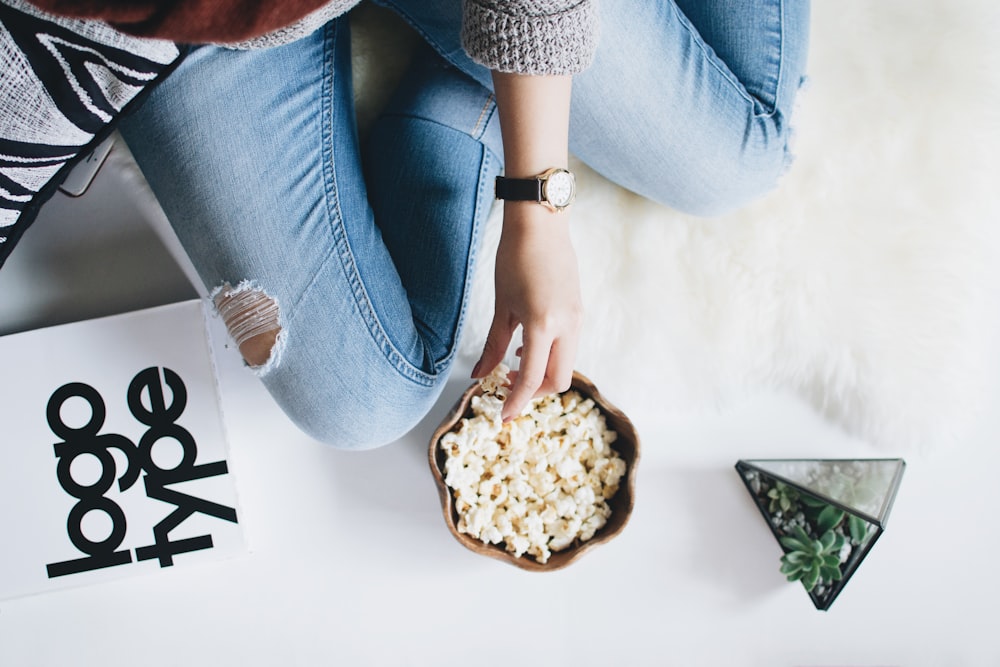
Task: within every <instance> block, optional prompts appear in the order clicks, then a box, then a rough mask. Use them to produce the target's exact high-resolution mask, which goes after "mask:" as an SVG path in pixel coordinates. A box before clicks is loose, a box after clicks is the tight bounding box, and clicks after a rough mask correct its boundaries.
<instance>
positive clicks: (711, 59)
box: [670, 0, 784, 119]
mask: <svg viewBox="0 0 1000 667" xmlns="http://www.w3.org/2000/svg"><path fill="white" fill-rule="evenodd" d="M778 3H779V7H780V11H781V12H782V16H781V20H780V21H779V25H780V26H781V28H782V30H783V27H784V26H783V25H782V24H783V21H784V2H782V0H778ZM670 8H671V10H672V11H673V12H674V15H675V16H676V17H677V19H678V20H679V21H680V23H681V25H682V26H683V27H684V29H685V30H686V31H687V32H688V33H689V34H690V35H691V38H692V39H693V40H694V42H695V44H696V45H697V46H698V49H699V50H700V51H701V53H702V56H703V58H704V60H706V61H707V62H708V64H709V65H711V66H712V68H713V69H715V70H716V71H717V72H719V74H721V75H722V77H723V78H724V79H725V80H726V81H727V82H728V83H729V85H731V86H732V87H733V89H734V90H735V91H736V92H737V93H738V94H739V95H740V96H741V97H742V98H743V99H745V100H746V101H747V102H748V103H749V104H750V109H751V114H752V115H753V116H754V117H755V118H765V119H767V118H771V117H773V116H775V115H776V114H777V112H778V103H777V102H778V91H779V90H780V89H781V88H780V85H781V74H782V72H781V62H782V59H781V56H780V55H779V56H778V78H777V81H776V82H775V87H774V104H773V105H772V106H770V107H768V106H767V105H765V104H764V103H763V102H762V101H761V100H760V99H758V98H757V97H755V96H754V95H753V94H751V93H750V91H749V90H747V88H746V86H745V85H743V82H742V81H740V80H739V79H738V78H737V77H736V75H735V74H733V72H732V70H730V69H729V67H728V66H725V63H723V62H722V61H721V59H720V58H719V57H718V55H715V54H712V53H709V52H708V48H709V46H708V44H707V43H706V42H705V40H704V39H702V37H701V35H700V34H699V33H698V31H697V30H696V29H695V27H694V26H693V25H692V24H691V22H690V21H689V20H688V18H687V16H685V15H684V12H682V11H681V10H680V7H678V6H677V5H676V4H675V3H673V2H671V3H670ZM783 48H784V34H783V32H782V33H779V35H778V49H779V51H780V50H781V49H783ZM758 105H760V108H762V109H764V110H765V113H757V106H758Z"/></svg>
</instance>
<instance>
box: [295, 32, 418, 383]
mask: <svg viewBox="0 0 1000 667" xmlns="http://www.w3.org/2000/svg"><path fill="white" fill-rule="evenodd" d="M327 29H328V30H329V32H328V35H329V37H328V39H326V40H325V42H324V58H323V61H324V68H325V69H326V71H325V73H324V76H323V90H322V95H321V96H322V101H321V105H322V106H321V111H322V117H323V127H322V134H321V137H322V145H323V151H322V155H323V184H324V194H325V196H326V200H327V210H328V211H329V213H330V216H329V222H330V232H331V235H332V238H333V242H334V247H335V249H336V250H335V252H336V253H337V256H338V257H339V258H340V263H341V268H342V269H343V271H344V276H345V278H346V279H347V282H348V285H349V286H350V290H351V294H352V295H353V297H354V302H355V305H356V306H357V307H358V310H359V311H360V313H361V315H362V317H363V318H364V322H365V326H366V328H367V329H368V332H369V334H370V335H371V336H372V340H373V342H374V343H375V345H376V346H377V347H378V348H379V350H380V351H381V352H382V355H383V356H384V357H385V359H386V361H388V362H389V363H390V364H391V365H392V366H393V367H394V368H395V370H396V372H397V373H399V374H400V375H401V376H403V377H405V378H407V379H409V380H411V381H413V382H415V383H417V384H419V385H422V386H426V387H432V386H434V385H435V384H436V380H437V377H436V374H432V373H425V372H424V371H421V370H420V369H418V368H416V367H415V366H413V364H411V363H410V362H409V360H407V359H406V357H405V356H403V355H402V354H401V353H400V352H399V350H397V349H396V347H395V345H393V343H392V341H391V340H390V339H389V336H388V335H387V334H386V333H385V330H384V329H383V327H382V325H381V322H380V321H379V318H378V315H377V314H376V313H375V308H374V306H373V305H372V303H371V299H370V297H369V296H368V293H367V290H366V289H365V285H364V282H363V281H362V280H361V276H360V273H359V272H358V268H357V263H356V262H355V260H354V254H353V252H352V250H351V245H350V241H349V240H348V238H347V230H346V229H345V227H344V217H343V210H342V209H341V208H340V198H339V196H338V192H337V176H336V173H335V167H334V154H333V125H334V106H335V105H334V104H333V96H334V86H335V82H334V76H335V72H334V70H335V60H336V58H335V54H334V50H335V48H336V40H337V35H336V34H334V32H333V29H332V28H331V27H330V26H328V28H327ZM311 286H312V284H310V287H311Z"/></svg>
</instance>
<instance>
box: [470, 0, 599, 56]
mask: <svg viewBox="0 0 1000 667" xmlns="http://www.w3.org/2000/svg"><path fill="white" fill-rule="evenodd" d="M464 11H465V18H464V21H463V26H462V44H463V46H464V47H465V50H466V51H467V52H468V53H469V55H470V56H471V57H472V58H473V59H474V60H476V61H477V62H479V63H482V64H483V65H486V66H487V67H489V68H490V69H493V70H499V71H501V72H513V73H518V74H576V73H578V72H580V71H582V70H584V69H586V68H587V66H588V65H590V62H591V60H592V59H593V56H594V49H595V48H596V46H597V16H596V11H595V8H594V2H593V0H465V3H464Z"/></svg>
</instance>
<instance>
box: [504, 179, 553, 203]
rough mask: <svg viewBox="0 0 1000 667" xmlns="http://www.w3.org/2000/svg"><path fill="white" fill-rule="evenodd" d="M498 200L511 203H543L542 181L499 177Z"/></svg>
mask: <svg viewBox="0 0 1000 667" xmlns="http://www.w3.org/2000/svg"><path fill="white" fill-rule="evenodd" d="M496 198H497V199H508V200H510V201H542V179H540V178H506V177H504V176H497V180H496Z"/></svg>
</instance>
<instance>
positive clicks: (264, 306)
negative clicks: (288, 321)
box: [212, 280, 284, 375]
mask: <svg viewBox="0 0 1000 667" xmlns="http://www.w3.org/2000/svg"><path fill="white" fill-rule="evenodd" d="M212 301H213V302H214V303H215V308H216V310H217V311H218V313H219V315H220V316H221V317H222V320H223V321H224V322H225V323H226V329H228V330H229V335H230V336H231V337H232V338H233V341H234V342H235V343H236V346H237V347H238V348H239V350H240V354H241V355H242V356H243V360H244V361H245V362H246V363H247V365H248V366H250V367H251V368H252V369H254V371H255V372H256V373H257V374H258V375H263V374H265V373H267V371H269V370H270V369H271V368H273V367H274V366H276V365H277V363H278V359H279V356H280V352H281V348H282V344H283V343H284V329H283V328H282V326H281V323H280V315H281V310H280V308H279V307H278V301H277V300H276V299H275V298H274V297H272V296H270V295H269V294H267V292H265V291H264V290H263V289H261V288H260V287H257V286H256V285H254V284H253V283H251V282H250V281H246V280H245V281H243V282H241V283H240V284H239V285H237V286H236V287H233V286H232V285H230V284H229V283H224V284H223V285H222V286H221V287H218V288H217V289H216V290H215V291H214V292H213V294H212Z"/></svg>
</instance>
